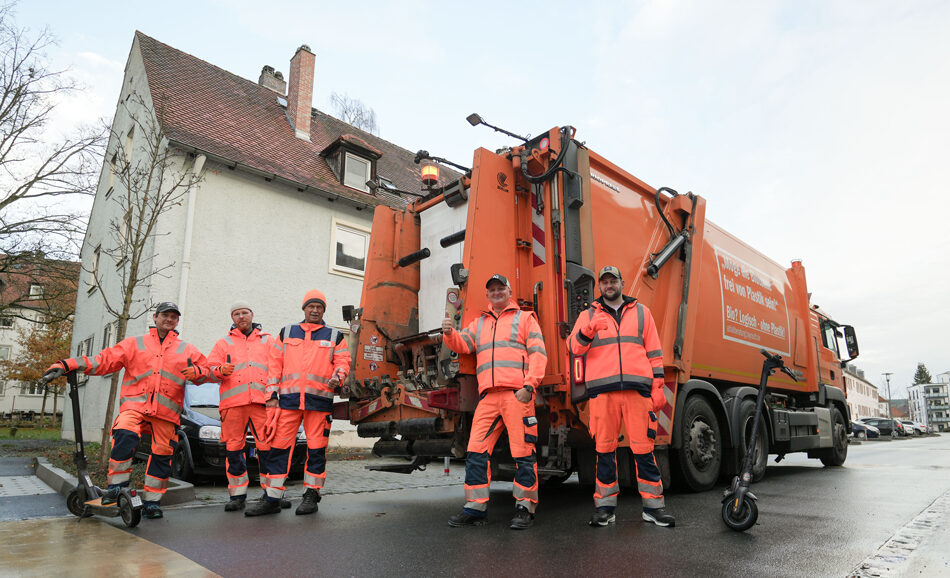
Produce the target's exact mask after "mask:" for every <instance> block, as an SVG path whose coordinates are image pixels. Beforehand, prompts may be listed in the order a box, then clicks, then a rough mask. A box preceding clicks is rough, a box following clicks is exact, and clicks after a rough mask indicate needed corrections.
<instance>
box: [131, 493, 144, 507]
mask: <svg viewBox="0 0 950 578" xmlns="http://www.w3.org/2000/svg"><path fill="white" fill-rule="evenodd" d="M141 506H142V496H138V495H135V496H132V507H133V508H140V507H141Z"/></svg>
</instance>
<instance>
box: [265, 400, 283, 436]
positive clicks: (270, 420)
mask: <svg viewBox="0 0 950 578" xmlns="http://www.w3.org/2000/svg"><path fill="white" fill-rule="evenodd" d="M274 410H275V411H274V412H273V413H269V414H268V417H267V422H266V423H265V424H264V441H265V442H266V443H268V444H270V443H272V442H273V441H274V438H275V437H277V420H278V418H279V417H280V411H279V410H277V408H274Z"/></svg>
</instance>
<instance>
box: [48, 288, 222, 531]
mask: <svg viewBox="0 0 950 578" xmlns="http://www.w3.org/2000/svg"><path fill="white" fill-rule="evenodd" d="M180 316H181V313H180V311H179V310H178V306H177V305H175V304H174V303H171V302H169V301H166V302H163V303H159V304H158V305H157V306H156V307H155V314H154V315H153V316H152V319H153V320H154V321H155V326H154V327H152V328H151V329H149V331H148V333H146V334H145V335H139V336H138V337H127V338H126V339H123V340H122V341H120V342H119V343H117V344H116V345H114V346H112V347H109V348H107V349H103V350H102V351H100V352H99V354H98V355H96V356H95V357H94V358H89V357H79V358H70V359H64V360H62V361H58V362H56V363H54V364H53V365H52V366H50V368H49V371H57V372H65V371H82V372H84V373H86V374H87V375H108V374H110V373H115V372H117V371H119V370H120V369H125V375H124V376H123V378H122V389H121V392H120V398H119V415H118V417H116V418H115V421H114V422H113V423H112V453H111V454H110V456H109V474H108V483H109V486H108V488H107V489H106V492H105V494H104V495H103V496H102V504H103V505H109V504H113V503H115V502H116V500H117V499H118V496H119V491H120V489H121V488H123V487H126V486H128V485H129V478H130V476H131V474H132V456H133V455H134V454H135V448H136V447H138V445H139V438H140V437H141V435H142V428H143V426H145V425H146V424H147V425H150V426H151V429H152V455H151V456H150V457H149V459H148V465H147V466H146V468H145V488H144V492H143V493H144V496H143V498H144V500H143V501H144V505H145V508H144V512H143V514H144V516H145V517H146V518H161V517H162V510H161V508H160V507H159V505H158V504H159V501H160V500H161V498H162V496H163V495H165V489H166V488H167V487H168V476H169V475H170V474H171V469H172V454H173V453H174V451H175V448H176V447H177V446H178V425H179V424H180V423H181V420H180V414H181V411H182V404H183V403H184V399H185V380H190V381H194V382H197V383H201V382H203V381H204V380H205V379H207V377H208V372H209V371H210V370H209V368H208V362H207V360H206V359H205V356H204V355H203V354H202V353H201V352H200V351H198V349H197V348H196V347H195V346H193V345H190V344H188V343H185V342H184V341H181V340H180V339H178V331H176V330H175V328H176V327H177V326H178V321H179V318H180Z"/></svg>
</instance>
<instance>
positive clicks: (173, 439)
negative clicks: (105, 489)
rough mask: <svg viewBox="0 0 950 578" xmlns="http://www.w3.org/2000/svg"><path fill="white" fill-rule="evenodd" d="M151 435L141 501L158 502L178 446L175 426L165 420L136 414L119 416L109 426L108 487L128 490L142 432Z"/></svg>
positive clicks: (132, 411) (129, 412)
mask: <svg viewBox="0 0 950 578" xmlns="http://www.w3.org/2000/svg"><path fill="white" fill-rule="evenodd" d="M149 429H150V430H151V432H152V453H151V455H150V456H149V458H148V465H147V466H146V467H145V488H144V489H143V496H142V498H143V499H144V500H145V501H146V502H157V501H159V500H161V499H162V496H164V495H165V490H166V489H167V488H168V476H170V475H171V472H172V453H174V451H175V448H176V447H177V446H178V426H177V425H176V424H174V423H172V422H170V421H166V420H164V419H161V418H158V417H155V416H149V415H145V414H144V413H141V412H138V411H135V410H126V411H123V412H121V413H119V415H118V417H116V418H115V421H114V422H112V454H111V455H110V456H109V474H108V482H109V486H110V487H111V486H127V485H128V484H129V478H130V477H131V475H132V457H133V456H134V455H135V448H136V447H138V444H139V440H140V439H141V437H142V434H143V432H144V433H147V432H148V430H149Z"/></svg>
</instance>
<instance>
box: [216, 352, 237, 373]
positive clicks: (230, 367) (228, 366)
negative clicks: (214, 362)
mask: <svg viewBox="0 0 950 578" xmlns="http://www.w3.org/2000/svg"><path fill="white" fill-rule="evenodd" d="M218 371H219V372H221V375H231V374H232V373H234V364H233V363H231V354H230V353H229V354H228V360H227V361H226V362H224V363H222V364H221V366H220V367H218Z"/></svg>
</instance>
